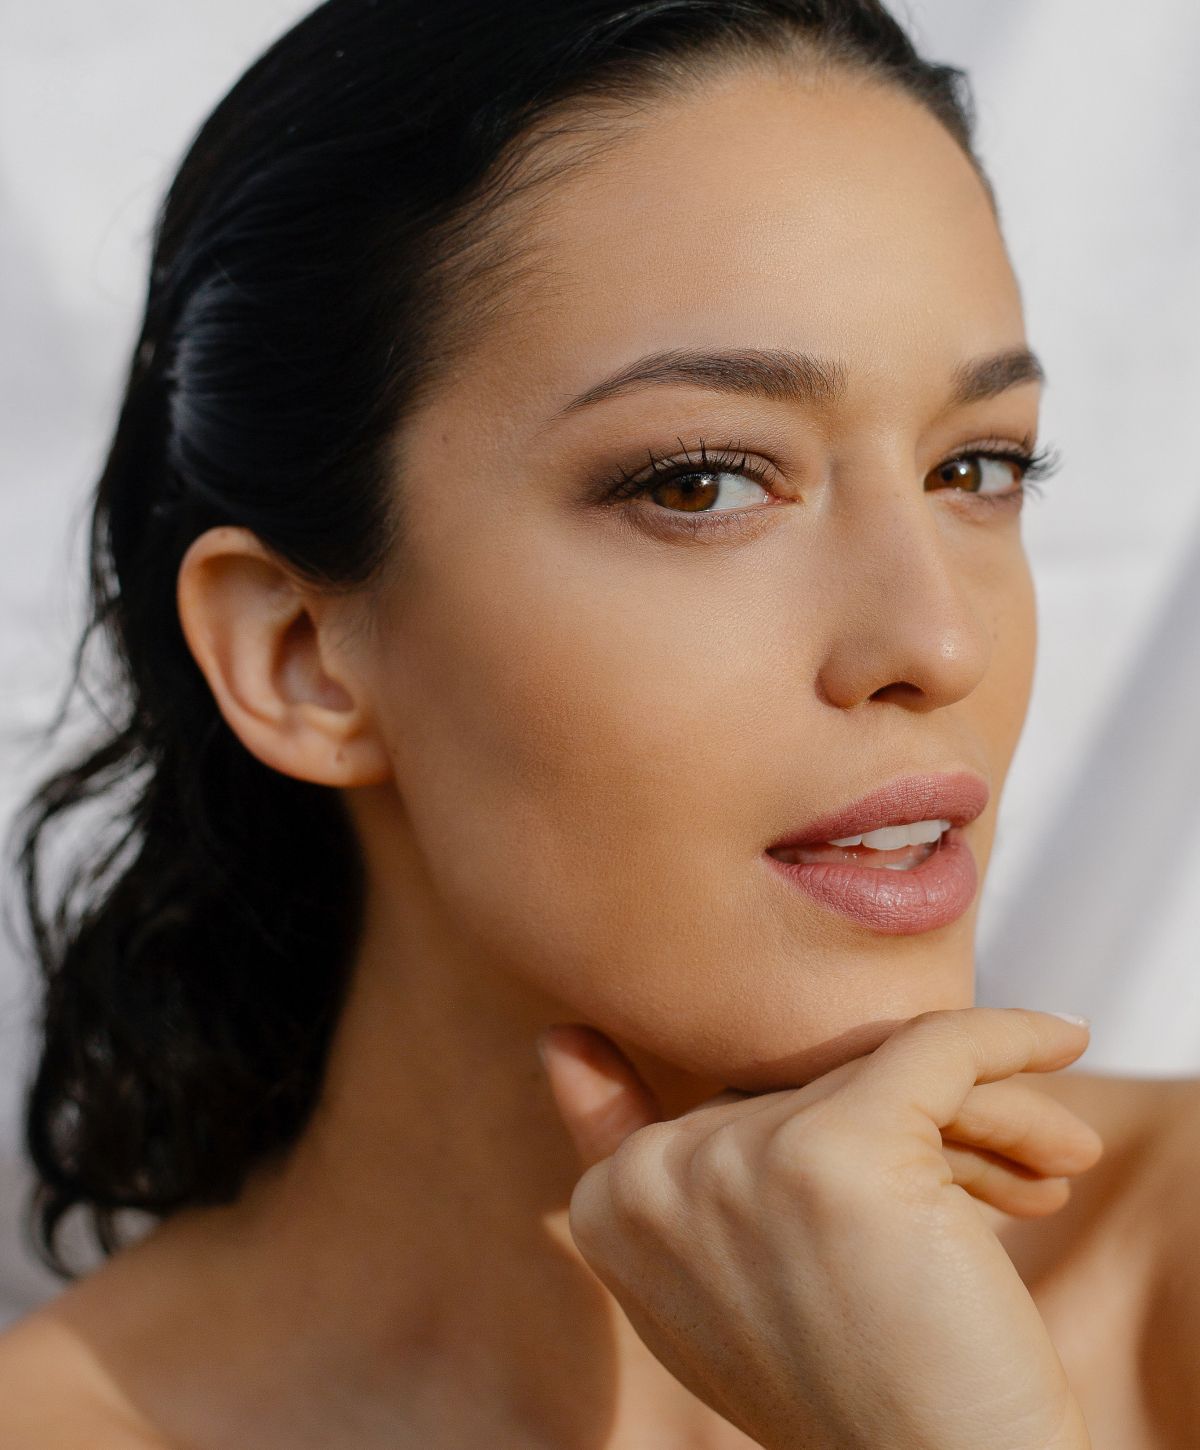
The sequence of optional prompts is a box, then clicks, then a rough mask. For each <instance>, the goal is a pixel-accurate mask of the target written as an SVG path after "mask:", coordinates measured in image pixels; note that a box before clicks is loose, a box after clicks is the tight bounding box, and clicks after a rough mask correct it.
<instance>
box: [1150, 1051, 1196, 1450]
mask: <svg viewBox="0 0 1200 1450" xmlns="http://www.w3.org/2000/svg"><path fill="white" fill-rule="evenodd" d="M1163 1104H1164V1112H1163V1116H1162V1124H1161V1129H1160V1131H1159V1133H1158V1135H1157V1137H1156V1140H1155V1144H1154V1152H1153V1154H1152V1155H1151V1156H1150V1158H1149V1160H1148V1163H1147V1169H1146V1173H1145V1178H1144V1189H1145V1191H1144V1194H1143V1195H1142V1196H1141V1201H1140V1204H1139V1208H1140V1215H1141V1217H1142V1219H1143V1221H1144V1223H1145V1227H1146V1230H1147V1231H1148V1232H1149V1233H1151V1234H1152V1235H1153V1237H1154V1239H1155V1241H1156V1244H1157V1252H1156V1254H1155V1258H1154V1265H1153V1273H1152V1275H1151V1280H1150V1283H1149V1285H1148V1294H1147V1300H1146V1317H1145V1321H1144V1333H1143V1340H1142V1353H1141V1372H1142V1379H1143V1387H1144V1391H1145V1398H1146V1403H1147V1405H1148V1406H1151V1407H1153V1416H1154V1419H1155V1420H1156V1422H1157V1423H1156V1426H1155V1428H1156V1430H1157V1432H1158V1436H1159V1443H1160V1444H1162V1445H1163V1446H1164V1447H1167V1450H1175V1447H1179V1450H1184V1447H1191V1446H1194V1445H1195V1444H1196V1423H1197V1420H1200V1377H1198V1376H1197V1375H1196V1346H1197V1345H1198V1344H1200V1078H1189V1079H1184V1080H1174V1081H1172V1082H1171V1084H1170V1091H1169V1093H1168V1094H1167V1095H1166V1097H1165V1098H1164V1100H1163Z"/></svg>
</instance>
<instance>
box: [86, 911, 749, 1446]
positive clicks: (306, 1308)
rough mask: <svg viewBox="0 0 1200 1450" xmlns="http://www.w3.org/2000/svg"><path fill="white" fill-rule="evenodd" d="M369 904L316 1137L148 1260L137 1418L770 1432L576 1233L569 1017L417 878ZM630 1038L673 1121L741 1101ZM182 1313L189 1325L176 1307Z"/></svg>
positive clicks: (175, 1424) (644, 1437) (668, 1440)
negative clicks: (174, 1359)
mask: <svg viewBox="0 0 1200 1450" xmlns="http://www.w3.org/2000/svg"><path fill="white" fill-rule="evenodd" d="M397 897H399V899H400V901H401V902H402V905H389V903H394V902H396V900H397ZM415 899H417V900H420V899H422V898H421V894H420V893H417V895H416V897H415ZM424 899H425V900H429V899H430V898H429V897H425V898H424ZM369 900H371V902H372V905H371V907H370V909H369V911H368V917H367V921H366V923H365V928H364V932H363V937H362V940H361V944H360V952H359V957H358V960H357V962H356V966H355V971H354V974H353V977H352V980H351V986H350V990H349V994H348V999H347V1001H346V1003H345V1005H344V1007H343V1011H342V1014H341V1016H340V1018H339V1023H338V1028H337V1031H336V1033H335V1037H334V1041H333V1043H332V1047H331V1052H330V1057H329V1061H328V1065H327V1070H326V1073H325V1076H324V1079H323V1084H322V1094H321V1098H320V1101H319V1103H318V1105H317V1107H316V1110H315V1111H314V1113H313V1115H312V1118H311V1120H310V1122H309V1124H308V1125H307V1127H306V1130H305V1132H304V1134H303V1135H302V1137H301V1138H300V1140H299V1141H298V1143H297V1144H296V1145H295V1146H294V1148H293V1149H292V1150H291V1151H290V1152H289V1154H288V1155H287V1157H286V1158H285V1159H284V1160H283V1161H282V1163H280V1164H278V1165H275V1166H273V1167H269V1168H264V1169H260V1170H259V1171H258V1172H257V1173H256V1174H255V1175H254V1176H253V1178H252V1179H251V1181H250V1182H249V1183H248V1185H247V1186H246V1188H245V1190H244V1191H243V1192H242V1194H241V1195H240V1196H239V1198H238V1199H237V1200H236V1202H235V1203H233V1204H231V1205H229V1206H227V1207H224V1208H217V1209H193V1210H188V1211H187V1212H185V1213H182V1214H179V1215H177V1216H176V1217H175V1218H173V1219H171V1220H169V1221H168V1222H167V1223H166V1224H164V1225H163V1226H162V1227H161V1228H160V1229H158V1230H156V1231H155V1233H154V1234H152V1235H151V1236H150V1238H149V1239H148V1240H147V1241H145V1242H144V1243H143V1244H141V1245H138V1246H137V1247H136V1248H135V1249H133V1250H131V1251H127V1255H126V1256H125V1257H126V1266H127V1272H130V1273H134V1274H136V1273H137V1266H138V1265H139V1264H140V1266H141V1269H142V1273H141V1281H142V1283H146V1282H149V1283H151V1284H154V1285H155V1286H156V1287H155V1289H154V1291H153V1292H154V1295H155V1300H156V1303H155V1308H154V1311H153V1312H152V1314H151V1315H150V1316H149V1319H148V1320H147V1321H146V1322H154V1323H155V1324H156V1326H157V1328H156V1333H155V1338H156V1341H157V1343H158V1344H159V1345H161V1346H164V1349H163V1351H162V1352H159V1351H156V1350H155V1351H151V1350H150V1349H148V1346H147V1345H146V1344H145V1343H144V1342H143V1343H141V1344H140V1345H139V1346H138V1349H137V1351H136V1354H135V1353H134V1352H133V1351H132V1350H131V1351H130V1353H129V1355H128V1362H129V1364H130V1366H132V1365H133V1364H137V1365H139V1370H138V1376H139V1383H138V1386H137V1391H138V1393H137V1394H136V1395H135V1396H134V1398H135V1399H136V1401H137V1403H138V1408H139V1409H140V1410H141V1411H142V1412H143V1413H145V1414H146V1415H147V1416H148V1418H150V1419H151V1420H152V1421H153V1422H154V1423H161V1424H163V1425H164V1426H169V1427H172V1428H177V1429H178V1431H179V1432H180V1438H183V1439H187V1438H195V1439H197V1440H198V1441H200V1442H201V1443H207V1441H206V1440H204V1439H203V1438H202V1436H203V1435H207V1436H209V1437H210V1438H211V1439H212V1440H214V1441H221V1443H223V1440H221V1436H222V1434H224V1433H226V1426H227V1432H228V1433H229V1435H230V1436H231V1438H237V1435H236V1433H235V1431H236V1428H237V1427H239V1426H240V1427H241V1429H242V1430H243V1432H244V1430H245V1427H246V1425H247V1424H251V1423H255V1424H256V1428H257V1426H258V1425H261V1424H262V1422H261V1417H262V1415H263V1414H264V1412H265V1413H266V1414H267V1415H268V1416H269V1417H270V1421H271V1423H270V1424H269V1425H262V1428H261V1431H260V1432H259V1433H257V1434H256V1435H255V1437H254V1440H255V1443H256V1444H257V1445H260V1446H264V1447H265V1446H267V1445H272V1446H273V1445H274V1444H275V1443H276V1442H278V1443H279V1444H281V1445H282V1444H287V1445H289V1446H299V1445H302V1444H303V1445H307V1444H309V1443H310V1439H309V1438H308V1437H313V1436H314V1434H315V1432H316V1427H320V1434H321V1435H323V1436H325V1438H324V1439H322V1440H321V1441H320V1443H335V1442H337V1441H338V1438H339V1435H340V1436H341V1437H342V1440H343V1442H344V1443H349V1441H350V1437H351V1436H353V1443H354V1444H355V1445H356V1446H358V1445H361V1446H363V1447H368V1446H373V1445H375V1444H376V1443H379V1444H381V1445H382V1444H387V1445H388V1446H389V1447H391V1450H395V1447H396V1446H397V1444H408V1443H412V1444H419V1445H421V1446H435V1445H436V1446H442V1445H445V1446H451V1445H453V1446H457V1445H475V1444H485V1443H487V1444H507V1443H512V1444H518V1443H519V1444H521V1445H523V1446H531V1447H532V1446H536V1445H541V1444H545V1445H547V1446H554V1447H558V1450H562V1447H568V1446H576V1445H577V1446H585V1445H586V1446H589V1447H591V1446H597V1445H600V1444H603V1445H604V1446H606V1447H610V1450H616V1447H625V1446H629V1447H633V1446H642V1445H647V1444H687V1445H689V1446H693V1447H696V1450H718V1447H719V1450H726V1447H735V1446H736V1447H745V1446H750V1445H751V1444H752V1442H751V1441H750V1440H748V1439H747V1438H746V1437H744V1436H742V1435H741V1434H740V1432H738V1431H736V1430H734V1429H733V1427H732V1426H730V1425H729V1424H728V1423H727V1422H726V1421H725V1420H723V1419H721V1418H720V1417H719V1416H717V1415H716V1414H715V1413H714V1412H713V1411H711V1410H709V1409H708V1407H707V1406H705V1405H704V1404H703V1403H702V1402H701V1401H699V1400H698V1399H696V1398H695V1397H694V1396H693V1395H692V1394H691V1393H690V1392H689V1391H688V1390H686V1389H685V1388H684V1387H683V1386H682V1385H681V1384H680V1383H679V1382H678V1381H677V1380H676V1379H674V1377H673V1376H671V1375H670V1374H669V1373H668V1372H667V1371H666V1370H665V1369H664V1368H663V1367H662V1366H661V1365H660V1364H659V1363H658V1361H657V1360H656V1359H654V1357H653V1356H652V1355H651V1354H650V1353H649V1351H648V1350H647V1349H646V1348H645V1346H644V1345H643V1344H642V1342H641V1340H640V1339H638V1337H637V1336H636V1334H635V1333H634V1332H633V1330H632V1328H631V1327H630V1325H629V1323H628V1320H627V1319H626V1318H625V1316H624V1314H623V1312H622V1311H621V1310H620V1308H619V1306H618V1305H617V1303H616V1301H615V1300H614V1299H613V1297H612V1296H611V1294H610V1293H609V1292H608V1290H607V1289H606V1288H605V1287H604V1286H603V1285H602V1284H601V1282H600V1281H599V1280H598V1279H597V1277H596V1276H595V1275H594V1274H593V1273H592V1271H591V1270H590V1269H589V1268H588V1266H587V1265H586V1263H585V1262H584V1261H583V1259H582V1258H581V1256H580V1254H579V1253H578V1250H577V1249H576V1248H575V1246H574V1243H573V1241H572V1239H571V1236H570V1232H569V1228H568V1224H567V1213H568V1205H569V1200H570V1195H571V1191H572V1188H573V1187H574V1184H575V1182H576V1181H577V1179H578V1177H579V1175H580V1173H581V1171H582V1169H581V1166H580V1164H579V1162H578V1159H577V1156H576V1154H575V1151H574V1148H573V1145H572V1144H571V1142H570V1140H569V1138H568V1135H567V1132H566V1129H565V1127H564V1126H563V1125H562V1123H561V1122H560V1120H559V1119H558V1116H557V1112H556V1110H555V1108H554V1105H553V1102H552V1100H551V1097H550V1092H549V1087H548V1085H547V1083H546V1080H545V1078H544V1075H543V1074H542V1070H541V1067H540V1064H539V1062H538V1060H537V1056H536V1050H535V1037H536V1035H537V1033H538V1031H539V1030H540V1029H541V1028H542V1027H543V1026H545V1025H547V1024H548V1023H550V1022H554V1021H560V1020H571V1016H572V1014H571V1011H570V1009H569V1008H568V1007H566V1006H564V1005H563V1004H562V1003H559V1002H556V1001H554V1000H553V999H550V998H548V997H544V996H541V995H539V994H538V993H537V992H536V991H534V990H532V989H530V988H528V987H527V986H526V985H525V984H524V983H523V982H520V981H517V980H516V979H514V977H513V976H512V975H509V974H506V973H504V972H503V971H502V970H500V969H498V968H495V967H494V966H492V965H491V964H483V963H481V960H480V958H479V957H478V956H477V955H472V953H471V952H469V951H468V950H465V949H464V948H463V946H462V944H461V943H459V942H457V941H456V940H454V939H452V937H451V936H450V935H449V934H448V933H447V931H446V930H445V929H444V925H443V923H442V921H441V920H439V919H438V917H437V916H436V915H435V914H434V913H433V912H429V911H426V912H424V913H421V912H418V911H414V910H413V900H414V898H412V897H405V896H404V894H403V892H400V893H397V892H396V891H395V890H394V889H393V891H392V892H391V893H385V892H383V891H379V890H373V891H372V892H371V893H370V896H369ZM619 1045H621V1046H622V1047H623V1048H624V1049H625V1050H626V1051H627V1052H628V1053H629V1056H630V1057H631V1059H632V1060H634V1062H635V1066H637V1067H638V1069H639V1071H641V1072H642V1074H643V1076H644V1077H645V1079H646V1081H647V1082H648V1083H649V1085H650V1086H651V1087H652V1088H653V1089H654V1090H655V1092H656V1093H657V1094H658V1096H659V1101H660V1102H661V1103H662V1104H663V1106H664V1114H665V1115H666V1116H674V1115H675V1114H677V1113H678V1112H682V1111H684V1110H685V1109H686V1108H687V1107H688V1106H691V1105H693V1104H694V1103H698V1102H700V1101H702V1100H703V1099H705V1098H707V1097H709V1096H711V1095H712V1094H713V1093H716V1092H718V1091H720V1088H721V1086H722V1085H721V1084H719V1083H708V1082H702V1081H700V1080H699V1079H696V1078H692V1077H688V1076H686V1075H680V1074H678V1073H675V1072H673V1071H672V1070H671V1069H669V1068H668V1067H667V1066H666V1065H664V1064H662V1063H660V1062H658V1061H657V1060H649V1059H647V1058H646V1057H645V1056H644V1055H640V1054H638V1053H637V1052H636V1051H635V1050H634V1049H632V1048H631V1047H629V1045H628V1044H625V1043H621V1044H619ZM111 1267H112V1268H114V1269H116V1268H117V1264H116V1262H114V1264H113V1265H112V1266H111ZM176 1315H177V1316H178V1318H179V1321H180V1322H179V1326H178V1332H175V1328H174V1327H173V1325H171V1326H169V1325H168V1324H164V1323H163V1320H164V1319H166V1320H173V1317H174V1316H176ZM201 1338H202V1339H203V1340H204V1341H205V1343H203V1345H202V1344H201V1343H200V1339H201ZM172 1343H173V1344H176V1345H178V1346H181V1347H186V1348H181V1361H180V1363H179V1364H177V1365H168V1364H165V1363H164V1362H163V1353H165V1352H166V1350H165V1346H167V1345H170V1344H172ZM147 1355H149V1360H148V1362H149V1363H150V1364H151V1365H153V1367H154V1383H153V1384H152V1385H151V1384H149V1383H147V1382H146V1381H145V1379H144V1378H143V1376H144V1369H143V1368H142V1366H144V1365H145V1364H146V1363H147V1358H146V1357H147ZM182 1356H186V1361H187V1362H186V1363H184V1362H183V1358H182ZM197 1363H200V1364H203V1365H204V1366H205V1373H204V1374H203V1375H197V1373H196V1365H197ZM130 1373H132V1369H131V1370H130ZM189 1374H190V1376H191V1378H190V1381H189V1379H188V1376H189ZM214 1376H219V1387H218V1385H217V1384H215V1383H214ZM189 1384H190V1385H191V1386H192V1388H191V1390H190V1391H189V1389H188V1385H189ZM218 1405H220V1406H222V1407H225V1408H223V1409H222V1410H221V1412H220V1413H221V1414H222V1415H223V1416H225V1417H227V1418H226V1423H225V1424H222V1425H217V1424H215V1423H214V1416H216V1415H217V1414H218V1411H217V1409H216V1406H218ZM253 1416H258V1417H259V1419H258V1421H257V1422H256V1421H255V1420H254V1419H252V1418H251V1417H253ZM201 1421H202V1422H203V1423H202V1424H201ZM301 1427H303V1430H301ZM241 1438H242V1440H243V1441H245V1438H246V1437H245V1434H244V1433H243V1434H242V1436H241ZM312 1443H314V1444H315V1443H317V1441H316V1439H313V1440H312Z"/></svg>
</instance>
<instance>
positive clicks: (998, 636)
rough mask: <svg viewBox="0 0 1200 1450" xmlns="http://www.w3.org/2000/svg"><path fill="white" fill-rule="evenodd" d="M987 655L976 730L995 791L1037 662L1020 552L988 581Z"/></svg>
mask: <svg viewBox="0 0 1200 1450" xmlns="http://www.w3.org/2000/svg"><path fill="white" fill-rule="evenodd" d="M990 597H991V598H992V599H993V600H994V606H993V610H992V618H993V626H992V634H993V653H992V660H991V664H990V667H989V670H988V676H987V679H986V680H985V681H984V682H983V685H982V687H981V689H980V691H979V695H980V707H981V708H980V710H979V714H978V718H979V726H980V729H981V731H982V732H983V734H984V739H985V740H986V741H988V743H989V746H990V755H991V760H992V765H993V770H994V772H995V782H996V787H997V790H998V789H999V786H1000V784H1001V782H1002V781H1003V778H1004V776H1005V774H1006V773H1007V771H1008V767H1009V764H1010V763H1011V761H1012V757H1013V753H1014V751H1015V750H1016V747H1017V742H1018V741H1019V739H1020V737H1021V730H1022V728H1023V726H1024V724H1025V717H1026V713H1027V710H1028V707H1029V697H1030V693H1031V691H1032V688H1033V675H1034V666H1035V663H1036V658H1037V600H1036V595H1035V593H1034V586H1033V578H1032V575H1031V573H1030V570H1029V563H1028V560H1027V558H1026V556H1025V553H1024V550H1023V549H1022V550H1016V551H1014V552H1013V554H1012V555H1011V556H1010V557H1009V558H1008V559H1007V560H1006V564H1005V567H1004V569H1003V571H1002V572H1001V573H1000V574H999V576H998V578H997V579H996V580H994V581H993V587H992V591H991V596H990Z"/></svg>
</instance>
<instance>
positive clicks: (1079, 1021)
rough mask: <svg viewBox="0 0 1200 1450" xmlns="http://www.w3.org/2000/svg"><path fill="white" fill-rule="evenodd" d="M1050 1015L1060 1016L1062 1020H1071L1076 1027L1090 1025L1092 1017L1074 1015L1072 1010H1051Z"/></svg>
mask: <svg viewBox="0 0 1200 1450" xmlns="http://www.w3.org/2000/svg"><path fill="white" fill-rule="evenodd" d="M1050 1016H1051V1017H1061V1018H1062V1020H1063V1021H1064V1022H1073V1023H1074V1024H1075V1026H1076V1027H1090V1026H1091V1025H1092V1019H1091V1018H1090V1017H1076V1015H1075V1013H1074V1012H1051V1013H1050Z"/></svg>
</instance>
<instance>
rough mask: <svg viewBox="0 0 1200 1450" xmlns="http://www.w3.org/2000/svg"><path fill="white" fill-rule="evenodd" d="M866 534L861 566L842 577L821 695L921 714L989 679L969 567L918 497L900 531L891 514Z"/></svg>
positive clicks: (843, 705) (985, 631)
mask: <svg viewBox="0 0 1200 1450" xmlns="http://www.w3.org/2000/svg"><path fill="white" fill-rule="evenodd" d="M914 515H915V520H914V521H912V522H910V521H909V520H910V519H913V516H914ZM873 532H874V533H875V535H876V537H875V539H874V540H873V545H872V548H871V554H872V556H873V557H871V559H870V560H869V562H868V563H867V566H866V567H863V566H862V565H861V564H860V567H858V568H848V569H847V570H846V571H845V578H846V581H847V582H846V587H845V590H844V594H843V600H842V606H843V607H842V609H841V611H840V614H839V621H840V622H839V626H838V628H837V631H836V635H835V638H834V639H833V641H832V642H831V645H830V648H829V650H828V652H827V654H826V658H825V660H824V662H823V664H822V667H821V670H820V672H819V687H820V690H821V693H822V694H823V695H824V697H825V699H826V700H827V701H828V703H830V704H831V705H834V706H837V707H838V708H840V709H854V708H855V707H857V706H858V705H861V704H863V703H864V702H866V701H869V700H871V701H877V702H880V703H890V704H895V705H899V706H901V707H903V708H904V709H907V710H914V711H918V712H922V711H929V710H935V709H939V708H941V707H943V706H946V705H949V704H953V703H954V702H955V701H957V700H961V699H964V698H965V697H966V696H967V695H969V694H970V693H971V692H972V691H973V690H974V689H975V688H976V686H977V685H978V684H979V683H980V681H981V680H982V679H983V677H984V675H985V674H986V672H987V667H988V664H989V661H990V659H991V651H992V636H991V630H990V628H989V626H988V625H987V624H986V622H985V621H984V619H983V618H982V617H981V616H980V613H979V611H978V609H977V607H976V604H975V601H974V598H973V592H972V590H971V588H970V587H969V582H970V581H969V577H968V576H969V570H968V568H967V566H966V564H965V563H964V562H963V561H962V560H961V559H959V558H956V557H955V555H954V553H953V550H952V548H951V547H950V546H949V545H948V544H947V543H946V542H945V540H944V539H943V537H942V535H941V531H940V529H939V527H938V524H937V521H936V520H935V519H933V518H932V517H931V513H930V508H929V504H928V501H927V500H926V498H925V497H924V496H920V497H918V499H917V500H916V508H915V509H914V510H913V511H911V512H907V511H906V512H905V514H904V522H903V523H901V521H900V520H898V519H897V518H896V516H895V515H894V514H893V515H892V517H891V519H890V520H889V524H888V527H887V528H886V529H881V528H879V527H876V529H875V530H874V531H873ZM862 552H863V551H862V550H861V538H860V554H861V553H862Z"/></svg>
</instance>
